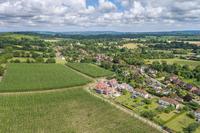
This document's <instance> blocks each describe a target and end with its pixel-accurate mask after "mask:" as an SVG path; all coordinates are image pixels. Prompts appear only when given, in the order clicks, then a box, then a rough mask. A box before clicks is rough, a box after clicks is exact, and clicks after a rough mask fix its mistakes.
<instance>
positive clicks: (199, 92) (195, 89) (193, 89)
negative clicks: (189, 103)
mask: <svg viewBox="0 0 200 133" xmlns="http://www.w3.org/2000/svg"><path fill="white" fill-rule="evenodd" d="M190 92H192V93H194V94H196V95H198V96H200V89H199V88H197V87H192V89H191V90H190Z"/></svg>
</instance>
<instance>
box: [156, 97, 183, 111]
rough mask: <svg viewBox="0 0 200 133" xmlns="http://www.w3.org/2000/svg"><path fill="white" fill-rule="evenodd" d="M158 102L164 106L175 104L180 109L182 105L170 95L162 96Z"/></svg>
mask: <svg viewBox="0 0 200 133" xmlns="http://www.w3.org/2000/svg"><path fill="white" fill-rule="evenodd" d="M158 103H159V104H160V105H161V106H163V107H168V106H174V107H175V108H176V109H178V108H179V107H180V105H179V102H177V101H176V100H174V99H172V98H168V97H162V98H160V100H159V101H158Z"/></svg>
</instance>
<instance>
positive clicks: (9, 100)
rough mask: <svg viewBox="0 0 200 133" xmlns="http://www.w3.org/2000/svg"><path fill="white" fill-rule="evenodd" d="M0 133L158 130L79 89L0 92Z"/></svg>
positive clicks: (90, 132)
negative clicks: (42, 91)
mask: <svg viewBox="0 0 200 133" xmlns="http://www.w3.org/2000/svg"><path fill="white" fill-rule="evenodd" d="M0 108H1V110H0V120H1V122H0V132H2V133H6V132H12V133H21V132H25V133H33V132H37V133H41V132H46V133H55V132H57V133H61V132H63V133H64V132H67V133H110V132H113V133H146V132H148V133H158V132H159V131H157V130H156V129H154V128H152V127H150V126H148V125H146V124H144V123H143V122H141V121H139V120H137V119H136V118H134V117H131V116H130V115H128V114H126V113H124V112H122V111H120V110H118V109H116V108H115V107H113V106H111V105H110V104H109V103H106V102H104V101H102V100H100V99H98V98H96V97H94V96H92V95H90V94H89V93H88V92H86V91H85V90H84V89H82V88H73V89H72V88H71V89H70V88H68V89H64V90H61V91H57V92H47V93H33V94H18V95H2V96H1V97H0Z"/></svg>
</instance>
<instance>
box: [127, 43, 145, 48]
mask: <svg viewBox="0 0 200 133" xmlns="http://www.w3.org/2000/svg"><path fill="white" fill-rule="evenodd" d="M139 46H142V44H139V43H127V44H124V45H123V47H124V48H128V49H136V48H138V47H139Z"/></svg>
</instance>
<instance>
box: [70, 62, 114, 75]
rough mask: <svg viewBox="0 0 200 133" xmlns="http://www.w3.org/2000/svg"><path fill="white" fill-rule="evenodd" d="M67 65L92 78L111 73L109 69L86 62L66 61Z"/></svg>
mask: <svg viewBox="0 0 200 133" xmlns="http://www.w3.org/2000/svg"><path fill="white" fill-rule="evenodd" d="M67 66H69V67H71V68H73V69H75V70H77V71H80V72H82V73H84V74H86V75H89V76H91V77H94V78H96V77H104V76H109V75H113V73H112V72H111V71H109V70H105V69H103V68H101V67H98V66H96V65H93V64H88V63H67Z"/></svg>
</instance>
